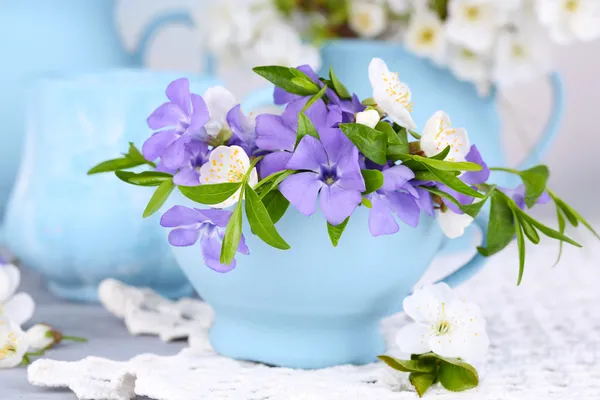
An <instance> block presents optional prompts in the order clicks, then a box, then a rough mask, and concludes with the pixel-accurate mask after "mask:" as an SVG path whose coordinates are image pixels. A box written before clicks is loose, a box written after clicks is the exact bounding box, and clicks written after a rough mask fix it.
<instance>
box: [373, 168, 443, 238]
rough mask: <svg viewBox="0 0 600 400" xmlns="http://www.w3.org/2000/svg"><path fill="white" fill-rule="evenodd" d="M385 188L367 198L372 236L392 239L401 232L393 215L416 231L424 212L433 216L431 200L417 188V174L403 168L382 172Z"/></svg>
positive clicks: (423, 191) (424, 191) (388, 169)
mask: <svg viewBox="0 0 600 400" xmlns="http://www.w3.org/2000/svg"><path fill="white" fill-rule="evenodd" d="M382 173H383V177H384V181H383V186H382V187H381V188H379V189H378V190H377V191H376V192H374V193H371V194H369V195H367V198H368V199H369V200H371V203H372V205H373V207H372V208H371V210H370V211H369V230H370V232H371V235H373V236H381V235H391V234H394V233H396V232H398V230H399V229H400V227H399V226H398V223H397V222H396V219H395V217H394V214H396V215H398V217H399V218H400V220H401V221H403V222H404V223H406V224H407V225H410V226H412V227H416V226H417V225H418V224H419V216H420V214H421V210H424V211H425V212H427V213H428V214H430V215H433V213H434V211H433V203H432V202H431V196H430V195H429V192H428V191H426V190H425V189H422V188H418V187H415V186H414V183H418V182H417V181H413V180H412V179H413V178H414V177H415V174H414V172H413V171H412V170H410V169H409V168H408V167H405V166H404V165H396V166H392V167H390V168H387V169H385V170H383V171H382Z"/></svg>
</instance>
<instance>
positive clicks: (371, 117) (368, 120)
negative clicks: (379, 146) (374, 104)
mask: <svg viewBox="0 0 600 400" xmlns="http://www.w3.org/2000/svg"><path fill="white" fill-rule="evenodd" d="M380 120H381V117H380V116H379V112H377V110H374V109H372V108H371V109H369V110H365V111H361V112H359V113H356V123H357V124H361V125H365V126H368V127H369V128H375V126H376V125H377V124H378V123H379V121H380Z"/></svg>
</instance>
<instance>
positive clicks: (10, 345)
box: [0, 332, 18, 360]
mask: <svg viewBox="0 0 600 400" xmlns="http://www.w3.org/2000/svg"><path fill="white" fill-rule="evenodd" d="M17 344H18V340H17V336H16V335H15V333H14V332H10V333H9V334H8V338H7V342H6V343H5V344H4V347H2V348H0V360H3V359H5V358H7V357H10V356H12V355H13V354H15V353H16V352H17Z"/></svg>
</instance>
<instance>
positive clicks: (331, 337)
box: [210, 311, 385, 369]
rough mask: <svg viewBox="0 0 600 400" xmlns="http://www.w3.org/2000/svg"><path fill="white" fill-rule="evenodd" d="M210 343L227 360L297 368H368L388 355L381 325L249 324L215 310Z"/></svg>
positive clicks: (301, 320)
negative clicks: (368, 365) (353, 365)
mask: <svg viewBox="0 0 600 400" xmlns="http://www.w3.org/2000/svg"><path fill="white" fill-rule="evenodd" d="M210 341H211V344H212V346H213V348H214V349H215V351H217V352H218V353H220V354H221V355H224V356H227V357H231V358H234V359H237V360H245V361H256V362H261V363H264V364H267V365H273V366H279V367H287V368H299V369H318V368H326V367H331V366H335V365H344V364H355V365H362V364H369V363H372V362H375V361H377V356H378V355H381V354H384V352H385V343H384V341H383V338H382V336H381V332H380V324H379V321H368V322H365V321H364V320H362V321H354V320H348V319H347V318H346V319H344V321H338V320H336V319H335V318H331V319H330V318H324V317H321V318H314V319H313V318H301V317H298V318H294V319H293V320H292V319H290V318H283V319H278V318H275V317H273V318H268V320H267V319H256V320H250V319H248V318H247V317H246V318H245V316H242V315H240V316H239V318H238V315H236V316H226V315H220V314H219V312H218V311H217V315H216V318H215V324H214V326H213V328H212V329H211V331H210Z"/></svg>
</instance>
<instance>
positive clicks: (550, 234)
mask: <svg viewBox="0 0 600 400" xmlns="http://www.w3.org/2000/svg"><path fill="white" fill-rule="evenodd" d="M518 212H519V214H520V215H521V216H522V217H523V218H525V219H526V220H527V221H528V222H529V223H531V225H533V226H534V227H536V228H537V230H539V231H540V232H542V233H543V234H544V235H546V236H548V237H550V238H552V239H556V240H561V241H563V242H567V243H569V244H570V245H573V246H575V247H583V246H582V245H580V244H579V243H577V242H576V241H574V240H573V239H571V238H570V237H568V236H566V235H564V234H562V233H560V232H558V231H556V230H554V229H552V228H550V227H549V226H546V225H544V224H542V223H541V222H540V221H538V220H536V219H535V218H533V217H531V216H529V215H528V214H527V213H525V212H523V211H521V210H519V211H518Z"/></svg>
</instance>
